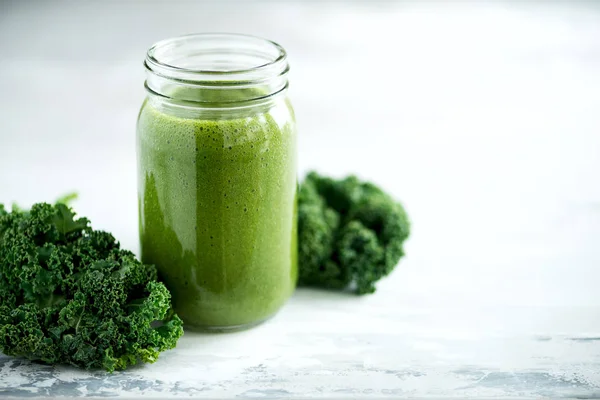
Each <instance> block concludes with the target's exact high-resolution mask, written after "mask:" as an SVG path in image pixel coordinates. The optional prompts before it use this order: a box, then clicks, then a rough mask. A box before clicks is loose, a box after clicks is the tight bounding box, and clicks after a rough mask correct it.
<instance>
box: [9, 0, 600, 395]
mask: <svg viewBox="0 0 600 400" xmlns="http://www.w3.org/2000/svg"><path fill="white" fill-rule="evenodd" d="M211 31H220V32H239V33H248V34H254V35H259V36H263V37H267V38H269V39H272V40H275V41H277V42H279V43H280V44H282V45H283V46H284V47H285V48H286V49H287V51H288V53H289V57H290V62H291V67H292V73H291V75H290V83H291V89H290V95H291V97H292V100H293V103H294V105H295V108H296V114H297V119H298V122H299V129H300V135H301V144H300V167H301V170H302V172H305V171H307V170H309V169H317V170H319V171H320V172H322V173H326V174H333V175H335V176H342V175H345V174H348V173H356V174H358V175H359V176H361V177H363V178H365V179H369V180H374V181H376V182H377V183H379V184H381V185H382V186H383V187H385V188H386V189H387V190H389V191H390V192H392V193H393V194H394V195H395V196H396V197H397V198H399V199H400V200H402V202H403V203H404V205H405V206H406V208H407V210H408V212H409V215H410V217H411V220H412V222H413V230H412V236H411V238H410V240H409V242H407V246H406V250H407V257H406V258H405V259H403V260H402V261H401V263H400V265H399V267H398V268H397V270H396V271H395V272H394V273H393V274H392V275H391V276H390V277H389V278H387V279H385V280H384V281H382V282H381V283H380V285H379V286H378V288H379V289H378V292H377V293H376V294H375V295H373V296H369V297H364V298H355V297H352V296H347V295H337V294H332V293H323V292H319V291H308V290H300V291H298V292H297V294H296V295H295V297H294V298H293V299H292V300H291V301H290V303H289V305H288V306H287V307H286V308H284V310H283V311H282V312H281V313H280V314H279V315H278V316H277V317H276V318H275V319H274V320H272V321H270V322H269V323H268V324H266V325H264V326H262V327H259V328H257V329H255V330H253V331H250V332H246V333H240V334H235V335H226V336H223V335H221V336H207V335H199V336H195V335H191V334H190V335H186V337H185V338H184V339H183V340H182V344H181V346H180V347H181V349H183V350H176V351H175V352H171V353H170V354H166V355H164V356H163V357H162V358H161V360H160V361H159V363H157V364H156V365H153V366H150V367H145V368H143V369H139V370H136V371H134V372H132V373H131V375H124V376H126V377H128V378H131V379H134V378H135V379H141V380H142V381H144V382H154V383H153V385H150V386H148V387H145V389H144V388H141V389H140V388H137V389H136V390H132V389H131V388H128V386H126V385H125V386H123V385H119V384H115V383H114V382H117V380H115V379H116V378H115V377H114V376H113V377H103V376H102V377H100V378H98V376H99V375H89V376H88V375H77V374H80V372H77V371H71V370H64V369H60V368H59V369H58V370H52V371H54V372H52V373H51V375H50V376H51V378H49V379H54V380H53V381H52V382H50V383H46V384H45V385H46V386H41V387H40V386H39V385H40V383H39V379H40V378H39V377H40V375H39V374H40V372H39V368H41V367H38V366H35V365H30V364H26V363H24V362H23V363H22V362H20V361H14V362H13V361H8V362H5V365H4V367H2V366H1V365H2V364H1V363H0V368H1V369H0V372H2V373H3V374H4V376H0V394H1V393H3V392H2V389H1V387H2V385H3V384H4V385H5V386H6V388H7V389H6V390H7V391H6V392H5V393H7V394H9V395H22V394H24V393H26V392H27V393H30V392H33V393H39V394H44V393H46V394H60V393H64V394H72V393H71V392H69V391H68V390H67V389H68V388H67V386H64V385H65V382H75V384H74V385H72V386H73V387H74V388H76V390H77V393H79V391H80V389H81V388H82V387H84V386H85V385H88V384H89V382H92V381H93V380H90V379H92V378H93V379H96V378H98V379H100V380H99V381H98V382H100V383H98V384H97V387H96V386H94V387H96V389H94V390H96V392H94V391H93V390H92V389H89V390H90V391H91V392H82V393H83V394H86V393H88V394H89V393H91V394H98V393H101V390H108V391H109V392H110V393H113V392H114V393H121V394H123V393H125V394H129V395H134V394H136V393H138V392H139V393H144V394H145V395H152V394H153V393H154V394H156V393H162V394H165V393H167V392H168V393H171V392H172V393H177V390H180V389H181V388H182V387H187V388H191V389H194V390H195V391H194V390H192V391H191V392H189V393H188V394H194V395H198V396H203V395H206V396H208V397H210V396H225V397H233V396H236V395H246V396H249V397H252V396H254V395H258V396H263V397H264V396H267V397H268V396H278V395H284V396H308V397H311V396H317V397H318V396H345V395H349V394H352V395H357V396H398V395H411V396H412V395H415V396H418V395H433V396H445V395H490V396H541V395H552V394H554V395H561V396H562V395H564V396H570V395H582V394H583V395H587V396H590V395H594V394H596V395H598V396H600V388H599V387H600V372H599V371H600V340H592V339H595V338H598V337H600V293H599V289H598V286H599V284H600V2H594V1H587V2H585V1H579V2H566V1H565V2H546V3H542V2H528V1H522V2H516V1H514V2H485V3H484V2H479V3H475V2H441V1H440V2H420V3H417V2H412V3H411V2H303V3H301V2H295V3H292V2H260V3H256V2H229V1H224V2H220V3H217V2H215V3H212V2H202V1H198V2H174V1H169V2H166V1H165V2H141V1H140V2H136V1H129V2H103V3H100V2H44V3H42V2H39V3H36V2H32V1H21V2H17V1H14V2H2V3H0V49H1V53H0V54H1V59H0V202H6V203H10V202H12V201H16V202H18V203H19V204H22V205H24V206H26V205H30V204H31V203H33V202H37V201H53V200H54V199H55V198H57V197H58V196H60V195H62V194H64V193H67V192H71V191H77V192H79V194H80V200H78V201H77V202H76V203H75V208H76V209H77V211H78V212H79V213H80V214H81V215H85V216H88V217H89V218H90V219H91V220H92V222H93V225H94V227H95V228H98V229H106V230H109V231H111V232H113V233H114V234H115V236H116V237H117V238H118V239H119V240H121V243H122V244H123V246H124V247H127V248H131V249H132V250H135V251H137V249H138V243H137V210H136V204H137V203H136V186H135V185H136V166H135V147H134V136H135V122H136V116H137V112H138V109H139V106H140V105H141V102H142V100H143V98H144V95H145V93H144V90H143V81H144V71H143V67H142V61H143V58H144V54H145V51H146V49H147V48H148V47H149V46H150V45H151V44H152V43H153V42H155V41H157V40H160V39H163V38H167V37H172V36H176V35H180V34H186V33H193V32H211ZM424 337H427V338H429V339H427V340H428V341H427V342H426V343H425V342H420V340H421V339H423V338H424ZM540 338H545V339H548V340H545V341H544V340H542V341H540V340H538V339H540ZM582 338H584V339H588V340H586V341H577V340H580V339H582ZM572 339H576V341H573V340H572ZM303 340H304V341H303ZM448 341H449V342H448ZM241 343H250V344H251V346H246V345H242V344H241ZM573 343H576V344H577V346H584V347H577V346H576V345H575V344H573ZM536 346H537V347H536ZM574 346H575V347H574ZM249 347H250V348H249ZM538 347H539V348H538ZM223 349H229V350H227V351H226V350H223ZM192 350H193V351H192ZM178 351H179V353H178ZM203 357H204V358H203ZM207 357H208V358H207ZM215 357H216V358H215ZM182 360H183V361H182ZM198 360H199V361H198ZM202 360H204V361H202ZM215 360H218V361H215ZM269 360H271V361H269ZM273 360H275V361H273ZM408 360H412V361H408ZM540 360H545V361H540ZM0 361H2V360H1V359H0ZM15 363H16V364H15ZM185 363H189V364H188V369H186V368H185V367H182V364H185ZM261 365H262V367H260V366H261ZM465 366H471V367H472V373H471V375H469V374H468V373H467V374H464V373H463V374H462V375H461V374H458V377H457V378H456V379H454V378H449V377H450V376H453V375H452V371H456V370H460V369H461V368H463V369H464V368H465ZM550 366H552V368H551V367H550ZM409 367H410V369H409V371H412V372H414V371H417V372H414V373H413V375H410V373H409V375H406V371H407V368H409ZM471 367H470V368H471ZM252 368H254V369H252ZM261 368H262V369H261ZM198 370H201V371H203V372H202V373H198V372H197V371H198ZM208 370H210V371H212V372H211V373H208V372H207V371H208ZM44 371H46V372H48V371H47V370H44ZM57 371H58V372H57ZM215 371H217V372H215ZM240 371H242V372H240ZM243 371H246V375H244V373H243ZM247 371H250V372H247ZM374 371H379V372H374ZM382 371H392V372H393V373H385V372H382ZM482 371H484V372H482ZM490 371H492V372H493V371H496V372H497V373H505V374H509V375H506V376H501V377H500V378H497V379H496V381H493V382H492V383H490V384H489V385H487V386H486V385H485V382H486V381H485V379H484V378H482V377H487V376H489V373H490ZM507 371H509V372H507ZM511 371H512V372H511ZM531 371H538V373H543V374H547V375H548V376H549V377H550V378H548V379H549V380H548V381H544V379H542V378H540V377H539V376H538V377H537V378H536V377H529V378H527V376H525V375H522V374H526V373H530V372H531ZM582 371H583V372H582ZM48 373H50V372H48ZM186 373H187V375H186ZM511 373H512V374H513V375H514V376H517V377H518V378H514V379H513V380H511V379H512V378H510V377H511V376H513V375H510V374H511ZM52 374H54V375H52ZM65 374H67V375H68V376H69V377H70V378H69V379H71V381H69V380H68V379H67V378H64V377H65V376H67V375H65ZM69 374H75V375H73V376H75V378H73V376H71V375H69ZM136 374H137V375H136ZM169 374H171V375H169ZM211 374H212V375H211ZM248 374H249V376H250V377H251V378H248ZM403 374H404V375H403ZM415 374H416V375H415ZM478 374H488V375H478ZM515 374H516V375H515ZM519 374H521V375H519ZM553 374H554V375H553ZM561 374H562V375H561ZM271 375H273V376H275V377H281V379H282V381H281V382H280V383H277V382H276V381H270V380H269V376H271ZM563 375H564V376H567V377H570V378H573V377H574V376H575V377H579V378H577V379H579V380H577V379H575V378H573V379H575V381H576V383H575V384H573V387H572V388H571V387H570V386H568V385H567V386H568V387H567V386H565V387H562V386H560V385H558V386H556V385H554V383H552V382H556V381H557V380H558V381H559V382H561V379H562V378H560V376H563ZM202 376H204V378H202ZM244 376H246V378H244ZM299 376H300V377H304V380H302V379H300V378H298V377H299ZM407 376H408V377H409V378H407ZM523 376H525V377H523ZM557 376H558V377H559V378H557ZM581 376H583V377H584V378H581ZM411 377H412V378H411ZM392 378H393V379H392ZM570 378H569V379H570ZM580 378H581V379H580ZM65 379H66V380H65ZM161 379H162V380H161ZM410 379H412V381H411V380H410ZM515 379H516V380H515ZM536 379H537V380H538V383H536V384H532V383H531V382H534V383H535V382H536ZM528 380H529V381H528ZM157 381H158V383H156V382H157ZM413 381H414V382H413ZM471 381H473V382H475V383H473V382H471ZM522 381H525V382H527V381H528V382H529V384H527V383H522ZM86 382H87V383H86ZM94 382H96V381H94ZM111 382H112V383H111ZM226 382H229V383H228V384H226ZM567 382H570V381H569V380H568V379H567ZM20 385H24V386H20ZM61 385H62V386H61ZM102 385H108V387H109V389H102ZM111 385H112V386H111ZM186 385H187V386H186ZM219 385H221V386H219ZM469 385H471V386H469ZM553 385H554V386H553ZM569 385H570V383H569ZM90 387H92V386H90ZM201 387H202V388H209V389H206V390H207V391H204V389H202V390H201ZM23 388H25V389H23ZM44 388H46V389H44ZM48 388H50V389H48ZM52 388H54V389H52ZM218 388H221V389H222V390H221V389H218ZM71 389H73V388H71ZM71 389H69V390H71ZM52 390H55V391H52ZM61 390H62V392H61ZM73 390H75V389H73ZM81 390H82V389H81ZM86 390H88V389H86ZM219 390H221V391H219ZM338 390H340V391H341V392H338ZM486 390H487V391H486ZM99 391H100V392H99ZM253 391H256V392H253ZM139 393H138V394H139Z"/></svg>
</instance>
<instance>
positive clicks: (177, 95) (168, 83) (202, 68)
mask: <svg viewBox="0 0 600 400" xmlns="http://www.w3.org/2000/svg"><path fill="white" fill-rule="evenodd" d="M144 66H145V68H146V89H147V90H148V92H149V93H150V95H152V96H158V97H161V98H163V99H164V100H168V101H173V102H183V103H188V105H193V103H197V105H198V106H199V107H220V106H222V107H235V106H237V105H243V104H244V103H248V102H250V103H253V102H256V101H259V100H266V99H269V98H270V97H272V96H274V95H276V94H278V93H280V92H283V91H285V90H286V89H287V86H288V81H287V73H288V71H289V65H288V62H287V55H286V52H285V50H284V49H283V48H282V47H281V46H280V45H278V44H277V43H274V42H271V41H269V40H266V39H262V38H258V37H254V36H247V35H240V34H225V33H210V34H193V35H186V36H180V37H175V38H171V39H166V40H162V41H160V42H158V43H156V44H154V45H153V46H152V47H151V48H150V49H149V50H148V52H147V53H146V60H145V62H144ZM190 103H192V104H190Z"/></svg>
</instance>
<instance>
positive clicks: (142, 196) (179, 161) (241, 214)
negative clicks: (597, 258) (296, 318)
mask: <svg viewBox="0 0 600 400" xmlns="http://www.w3.org/2000/svg"><path fill="white" fill-rule="evenodd" d="M282 109H283V110H282ZM281 113H283V114H285V115H287V116H288V117H287V118H286V117H284V118H280V117H279V115H280V114H281ZM138 163H139V165H138V168H139V182H138V185H139V210H140V215H139V218H140V238H141V255H142V260H143V262H144V263H149V264H155V265H156V266H157V268H158V270H159V274H160V276H161V278H162V279H163V280H164V281H165V283H166V285H167V286H168V288H169V289H170V290H171V293H172V295H173V303H174V307H175V310H176V311H177V313H178V314H179V315H180V316H181V318H183V320H184V322H185V324H186V326H192V327H194V326H195V327H200V328H234V327H239V326H243V325H248V324H253V323H258V322H260V321H263V320H265V319H267V318H269V317H270V316H272V315H273V314H274V313H275V312H276V311H277V310H278V309H279V308H280V307H281V306H282V305H283V303H285V301H286V300H287V299H288V297H289V296H290V295H291V293H292V292H293V290H294V288H295V286H296V278H297V242H296V241H297V222H296V221H297V218H296V213H297V210H296V195H297V193H296V192H297V177H296V132H295V127H294V124H293V112H292V110H291V108H290V106H289V105H288V104H287V103H285V102H284V103H282V104H280V106H279V108H278V111H277V112H275V111H273V109H269V108H267V109H266V110H264V109H263V110H259V111H256V110H254V111H253V110H248V111H242V113H241V114H240V113H238V114H237V115H233V114H232V115H231V116H230V117H223V116H219V117H214V118H213V117H203V116H189V115H188V116H186V117H182V116H176V115H175V113H172V112H165V111H163V110H161V109H160V107H155V106H153V105H152V104H151V102H150V101H147V102H146V103H145V104H144V106H143V107H142V110H141V112H140V115H139V120H138Z"/></svg>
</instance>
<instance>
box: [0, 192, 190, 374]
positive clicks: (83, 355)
mask: <svg viewBox="0 0 600 400" xmlns="http://www.w3.org/2000/svg"><path fill="white" fill-rule="evenodd" d="M156 278H157V271H156V269H155V268H154V266H151V265H144V264H142V263H140V262H139V261H138V260H137V259H136V258H135V257H134V255H133V254H132V253H131V252H129V251H127V250H123V249H121V248H120V246H119V243H118V242H117V241H116V240H115V238H114V237H113V236H112V235H111V234H109V233H107V232H102V231H94V230H93V229H92V228H91V227H90V226H89V221H88V220H87V219H85V218H79V219H76V218H75V213H74V212H73V211H72V210H71V209H70V208H68V207H67V206H66V205H64V204H62V203H59V204H56V205H54V206H52V205H49V204H45V203H39V204H35V205H34V206H33V207H32V208H31V210H30V211H21V210H14V209H13V211H12V212H10V213H8V212H6V210H5V209H4V207H2V206H1V205H0V293H2V296H0V350H1V351H2V352H3V353H5V354H7V355H11V356H17V357H25V358H29V359H31V360H40V361H44V362H47V363H50V364H72V365H75V366H78V367H83V368H104V369H106V370H108V371H114V370H121V369H125V368H127V367H128V366H130V365H134V364H137V363H139V362H154V361H156V359H157V358H158V354H159V353H160V352H161V351H164V350H167V349H170V348H173V347H175V345H176V343H177V340H178V339H179V337H180V336H181V335H182V334H183V329H182V321H181V319H179V317H178V316H177V315H176V314H175V313H174V312H173V310H172V307H171V295H170V293H169V291H168V290H167V288H166V287H165V286H164V285H163V284H162V283H159V282H157V281H156Z"/></svg>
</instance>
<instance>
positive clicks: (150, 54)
mask: <svg viewBox="0 0 600 400" xmlns="http://www.w3.org/2000/svg"><path fill="white" fill-rule="evenodd" d="M210 43H212V44H213V46H215V45H216V46H220V47H216V48H213V50H220V51H224V52H225V53H224V54H230V55H236V54H242V55H246V56H255V57H259V56H260V57H262V59H263V62H262V63H257V64H256V65H250V66H245V67H239V68H235V67H233V68H231V67H230V68H218V67H212V68H207V67H195V66H193V65H192V66H185V65H178V63H177V62H175V61H173V60H169V57H173V54H169V52H171V53H173V52H174V51H176V50H177V51H180V52H181V51H184V52H185V51H186V49H187V51H194V46H202V45H209V44H210ZM234 46H235V47H234ZM244 47H248V48H250V49H251V50H252V51H250V52H245V51H244ZM196 51H198V49H196ZM204 53H205V54H208V50H207V49H204ZM202 54H203V52H202V51H200V52H199V53H195V54H193V55H194V56H200V55H202ZM182 58H183V57H180V60H181V59H182ZM144 64H145V67H146V69H148V70H149V71H151V72H154V73H156V74H159V75H162V76H164V77H165V78H169V77H172V78H173V79H177V80H187V81H196V82H201V81H211V82H215V81H221V82H225V81H236V82H238V83H240V82H242V81H246V82H252V81H257V80H260V79H266V78H269V77H273V76H278V75H284V74H286V73H287V72H288V70H289V67H288V63H287V53H286V51H285V49H284V48H283V47H282V46H281V45H279V44H278V43H276V42H274V41H271V40H268V39H264V38H261V37H258V36H253V35H246V34H240V33H192V34H188V35H182V36H176V37H172V38H168V39H164V40H161V41H158V42H156V43H154V44H153V45H152V46H151V47H150V48H149V49H148V51H147V52H146V59H145V62H144Z"/></svg>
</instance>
